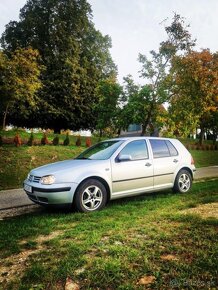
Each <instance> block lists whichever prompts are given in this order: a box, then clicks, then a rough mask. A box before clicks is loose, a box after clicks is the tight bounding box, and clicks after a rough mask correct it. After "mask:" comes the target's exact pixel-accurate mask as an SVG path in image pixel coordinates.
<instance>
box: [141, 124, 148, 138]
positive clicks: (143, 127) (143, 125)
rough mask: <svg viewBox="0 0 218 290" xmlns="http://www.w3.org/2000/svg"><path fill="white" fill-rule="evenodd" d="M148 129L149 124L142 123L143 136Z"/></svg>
mask: <svg viewBox="0 0 218 290" xmlns="http://www.w3.org/2000/svg"><path fill="white" fill-rule="evenodd" d="M146 129H147V125H145V124H142V133H141V136H145V132H146Z"/></svg>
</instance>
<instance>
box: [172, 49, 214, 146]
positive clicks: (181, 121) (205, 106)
mask: <svg viewBox="0 0 218 290" xmlns="http://www.w3.org/2000/svg"><path fill="white" fill-rule="evenodd" d="M171 76H172V82H173V86H172V93H173V94H172V95H173V97H172V100H171V107H170V113H171V119H172V120H173V121H174V124H175V127H176V128H177V130H178V131H180V134H181V135H187V134H188V133H190V132H192V131H193V130H194V129H195V128H196V127H198V126H199V127H200V129H201V140H200V141H201V142H202V141H203V135H204V132H205V129H206V128H207V127H208V125H209V124H212V123H213V121H212V120H213V119H216V117H215V116H216V112H217V111H218V54H217V53H214V54H213V53H211V52H210V51H209V50H202V51H200V52H196V51H192V52H190V53H189V54H187V55H186V56H177V57H176V58H174V61H173V65H172V68H171ZM211 119H212V120H211ZM213 126H214V125H213ZM213 126H212V127H213Z"/></svg>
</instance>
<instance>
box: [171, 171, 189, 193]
mask: <svg viewBox="0 0 218 290" xmlns="http://www.w3.org/2000/svg"><path fill="white" fill-rule="evenodd" d="M191 186H192V176H191V174H190V173H189V172H188V171H187V170H185V169H183V170H180V171H179V172H178V174H177V176H176V179H175V183H174V187H173V190H174V191H175V192H188V191H189V189H190V188H191Z"/></svg>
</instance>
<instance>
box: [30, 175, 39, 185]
mask: <svg viewBox="0 0 218 290" xmlns="http://www.w3.org/2000/svg"><path fill="white" fill-rule="evenodd" d="M40 179H41V177H39V176H34V175H30V176H29V178H28V180H29V181H30V182H36V183H39V181H40Z"/></svg>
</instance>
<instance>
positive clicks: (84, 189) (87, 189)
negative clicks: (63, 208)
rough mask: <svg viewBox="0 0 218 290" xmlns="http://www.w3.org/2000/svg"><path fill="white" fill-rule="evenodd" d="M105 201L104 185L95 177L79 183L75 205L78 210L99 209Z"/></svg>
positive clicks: (90, 210) (89, 210)
mask: <svg viewBox="0 0 218 290" xmlns="http://www.w3.org/2000/svg"><path fill="white" fill-rule="evenodd" d="M106 201H107V191H106V189H105V186H104V185H103V184H102V183H101V182H100V181H98V180H96V179H88V180H86V181H85V182H83V183H82V184H80V185H79V187H78V189H77V191H76V196H75V205H76V208H77V209H78V210H79V211H80V212H92V211H96V210H101V209H102V208H103V207H104V206H105V204H106Z"/></svg>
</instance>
